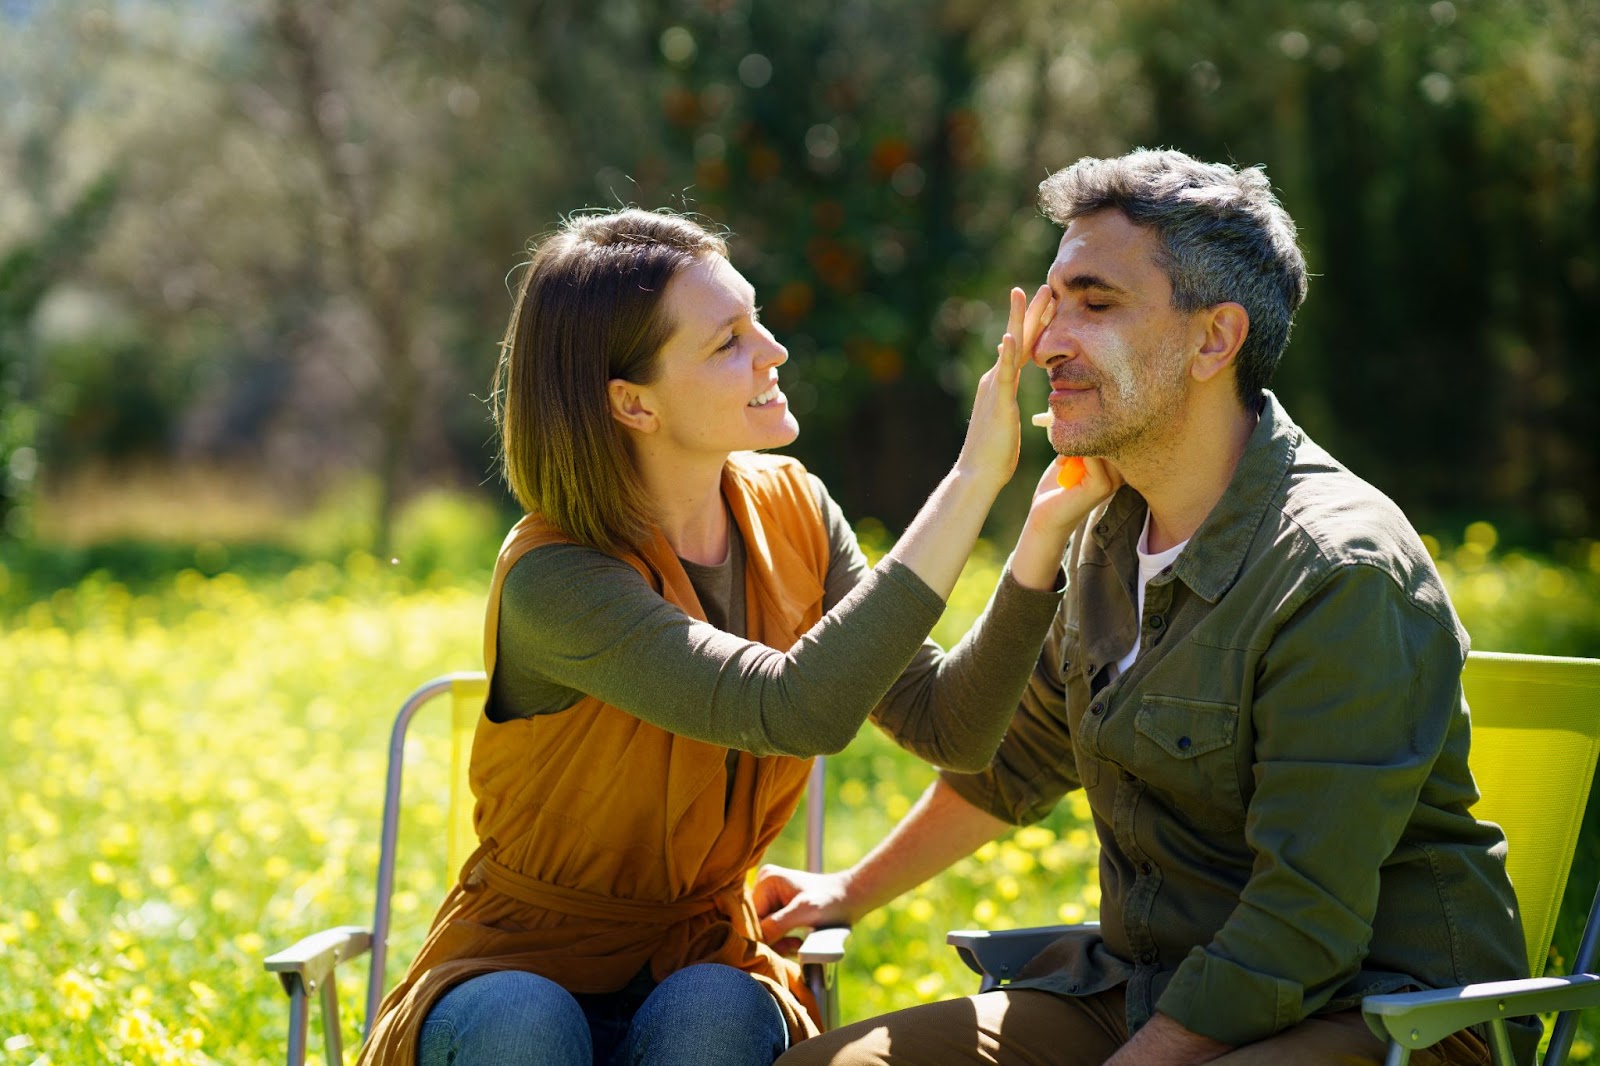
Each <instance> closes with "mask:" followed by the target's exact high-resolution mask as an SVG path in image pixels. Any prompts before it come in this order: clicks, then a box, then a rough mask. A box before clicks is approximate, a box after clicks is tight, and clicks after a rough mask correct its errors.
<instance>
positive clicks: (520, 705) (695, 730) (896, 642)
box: [488, 477, 1060, 770]
mask: <svg viewBox="0 0 1600 1066" xmlns="http://www.w3.org/2000/svg"><path fill="white" fill-rule="evenodd" d="M811 483H812V488H813V491H814V492H815V493H816V494H817V502H818V504H819V506H820V508H821V510H822V516H823V522H824V524H825V525H826V527H827V530H828V540H829V546H830V550H829V562H828V572H827V574H826V577H825V580H824V593H823V608H824V610H826V611H827V614H826V615H825V616H824V617H823V619H822V620H821V621H820V622H818V623H817V625H815V626H813V627H812V629H811V630H810V631H809V632H807V633H805V634H804V635H803V636H801V638H800V639H799V640H798V641H797V642H796V643H795V645H794V646H793V647H792V648H787V649H775V648H769V647H767V646H766V645H763V644H759V643H757V642H755V641H751V640H747V639H745V638H744V637H743V636H742V634H743V632H744V628H745V602H744V593H745V583H744V577H743V575H744V569H745V565H746V554H745V551H744V547H743V544H742V543H741V542H740V540H739V537H738V532H737V529H736V528H733V529H730V545H729V555H728V558H727V560H725V561H724V562H723V563H722V564H721V565H717V566H697V565H695V564H692V563H691V564H686V566H685V570H686V572H687V573H688V575H689V579H690V582H691V583H692V584H693V585H694V587H695V591H696V594H697V595H698V596H699V597H700V599H701V607H702V608H703V609H704V610H705V613H706V616H707V618H708V619H709V621H704V622H702V621H699V620H697V619H695V618H692V617H690V616H689V615H687V614H685V613H684V612H683V611H682V610H680V609H679V608H677V607H675V606H674V605H672V604H670V603H668V602H667V601H666V600H664V599H662V598H661V595H660V594H659V593H657V592H656V591H655V589H654V588H652V587H651V586H650V584H649V583H648V582H646V581H645V579H644V578H643V577H641V576H640V574H639V572H638V571H637V570H635V569H634V568H633V567H632V566H630V565H629V564H628V563H625V562H623V561H622V560H620V559H618V558H616V557H614V556H610V555H607V554H605V553H603V552H599V551H596V550H594V549H592V548H586V547H583V546H581V545H576V544H550V545H545V546H543V547H540V548H535V549H533V550H532V551H530V552H528V553H527V554H525V555H523V556H522V558H520V559H518V560H517V562H516V563H515V564H514V565H513V566H512V568H511V571H510V572H509V573H508V574H507V575H506V580H505V585H504V588H503V590H502V592H501V599H500V627H499V633H498V636H497V639H498V641H499V646H498V648H499V650H498V654H497V656H496V660H495V676H494V685H493V689H492V696H491V703H490V706H489V708H488V713H489V717H490V718H491V719H492V720H495V721H504V720H507V719H510V718H517V717H527V716H529V715H534V714H553V713H558V712H560V711H563V710H565V709H566V708H568V707H570V706H572V705H573V704H574V703H576V702H577V701H578V700H580V699H581V698H583V697H584V696H585V695H593V696H597V697H599V698H600V699H603V700H605V701H606V702H607V703H610V704H612V705H613V706H616V707H620V708H621V709H623V710H624V711H627V712H628V713H629V714H632V715H635V716H637V717H639V718H641V719H643V720H645V721H647V722H650V723H652V724H654V725H657V726H660V727H661V728H663V729H668V730H670V731H672V732H674V733H678V734H680V735H682V736H688V737H693V738H695V739H697V740H703V741H707V742H709V743H713V744H722V745H726V746H727V747H729V748H737V749H739V750H742V751H749V752H753V753H755V754H757V755H771V754H782V755H794V756H799V757H808V756H811V755H816V754H820V753H823V752H835V751H839V750H840V749H842V748H843V747H844V746H845V745H846V744H848V743H849V742H850V740H851V738H853V737H854V736H855V734H856V732H857V731H858V730H859V729H860V728H861V726H862V724H863V722H864V721H866V720H867V718H868V717H869V715H870V717H871V720H872V721H874V722H875V723H876V724H877V725H878V726H879V727H880V728H882V729H883V730H884V732H886V733H887V734H889V736H890V737H892V738H893V739H894V740H895V742H896V743H898V744H900V746H902V747H904V748H906V749H907V750H908V751H911V752H912V753H914V754H916V755H917V756H919V757H920V758H923V759H926V760H927V761H929V762H931V763H934V764H936V765H939V766H947V767H956V768H960V769H968V770H970V769H977V768H979V767H982V766H986V765H988V762H989V759H990V757H991V756H992V755H993V753H994V749H995V747H996V745H998V744H999V743H1000V738H1001V736H1003V735H1004V733H1005V730H1006V726H1007V723H1008V722H1009V721H1010V720H1011V715H1012V712H1013V711H1014V710H1015V708H1016V706H1017V702H1018V700H1020V698H1021V696H1022V692H1023V689H1024V687H1025V686H1026V685H1027V683H1028V677H1029V673H1030V671H1031V670H1032V667H1033V663H1034V660H1035V659H1036V658H1037V657H1038V656H1037V649H1038V647H1039V644H1040V642H1041V641H1042V640H1043V639H1044V634H1045V632H1046V630H1047V629H1048V628H1049V626H1050V623H1051V618H1052V617H1053V616H1054V614H1055V610H1056V607H1057V606H1058V605H1059V603H1060V595H1059V594H1058V593H1055V592H1051V591H1048V590H1035V589H1027V588H1024V587H1023V586H1021V585H1019V584H1017V582H1016V579H1015V578H1013V577H1012V576H1011V571H1010V567H1009V566H1008V567H1007V568H1006V570H1005V572H1004V573H1003V574H1002V575H1001V578H1000V581H999V584H998V586H997V587H996V590H995V594H994V597H993V598H992V599H991V601H990V603H989V605H988V607H987V608H985V610H984V613H983V615H982V617H980V618H979V620H978V621H977V623H976V624H975V625H974V626H973V628H972V629H971V630H970V631H969V632H968V633H967V634H966V636H964V637H963V638H962V639H961V640H960V641H959V642H958V643H957V644H956V646H955V647H953V648H951V649H950V651H949V652H948V653H947V652H945V651H944V650H943V649H942V648H940V647H939V645H938V644H936V643H934V642H933V641H932V640H929V639H928V632H929V630H930V629H932V628H933V625H934V623H935V622H937V621H938V619H939V615H940V612H941V611H942V610H943V608H944V601H943V600H942V599H940V597H939V596H938V594H937V593H935V592H934V591H933V590H932V589H931V588H929V587H928V585H927V584H926V583H925V582H924V581H923V580H922V579H921V578H919V577H918V576H917V575H916V574H915V573H914V572H913V571H912V570H911V569H910V568H908V567H906V566H904V565H902V564H901V563H899V562H897V561H895V560H893V559H888V558H886V559H884V560H882V561H881V562H880V563H879V564H878V565H877V566H876V567H873V566H870V565H869V564H868V562H867V559H866V557H865V556H864V555H863V554H862V552H861V549H860V547H859V546H858V545H857V543H856V539H855V534H854V532H853V531H852V530H851V528H850V524H849V523H848V522H847V521H846V520H845V518H844V515H843V513H842V512H841V511H840V509H839V507H838V505H837V504H836V503H835V502H834V501H833V500H832V498H830V497H829V496H828V493H827V491H826V490H825V489H824V488H823V486H822V482H820V481H818V480H817V479H816V478H814V477H813V478H811Z"/></svg>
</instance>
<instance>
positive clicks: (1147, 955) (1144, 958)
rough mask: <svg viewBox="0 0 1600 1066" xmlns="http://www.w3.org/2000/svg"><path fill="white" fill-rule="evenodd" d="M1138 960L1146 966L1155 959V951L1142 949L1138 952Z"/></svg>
mask: <svg viewBox="0 0 1600 1066" xmlns="http://www.w3.org/2000/svg"><path fill="white" fill-rule="evenodd" d="M1139 961H1140V962H1142V963H1144V964H1145V965H1146V966H1149V965H1150V964H1151V963H1153V962H1155V961H1156V953H1155V952H1153V951H1142V952H1140V953H1139Z"/></svg>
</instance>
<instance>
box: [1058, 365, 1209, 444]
mask: <svg viewBox="0 0 1600 1066" xmlns="http://www.w3.org/2000/svg"><path fill="white" fill-rule="evenodd" d="M1109 354H1111V355H1113V356H1114V357H1115V359H1116V360H1120V361H1121V365H1123V366H1127V367H1130V368H1132V367H1133V366H1134V363H1133V361H1132V359H1131V358H1129V356H1128V355H1127V353H1126V352H1125V351H1115V352H1112V353H1109ZM1140 362H1141V364H1142V366H1143V372H1142V373H1141V372H1138V371H1134V372H1133V373H1132V374H1124V375H1121V376H1118V375H1115V374H1110V375H1108V374H1107V373H1106V372H1105V371H1104V370H1100V371H1097V372H1095V373H1094V374H1088V373H1073V372H1071V371H1072V370H1075V369H1076V368H1071V369H1068V368H1063V369H1062V370H1061V371H1058V372H1057V373H1055V374H1053V375H1052V377H1051V383H1052V384H1056V383H1057V382H1061V381H1072V382H1076V383H1082V382H1086V381H1087V382H1091V383H1092V384H1093V385H1094V387H1095V390H1096V393H1097V395H1098V397H1099V401H1100V405H1099V410H1098V411H1096V412H1095V413H1094V414H1093V415H1091V416H1090V417H1089V418H1088V419H1087V421H1084V422H1078V423H1068V424H1062V423H1059V422H1053V423H1052V424H1051V427H1050V446H1051V447H1053V448H1054V449H1055V450H1056V452H1057V453H1058V454H1061V455H1094V456H1101V457H1104V458H1107V459H1111V460H1112V461H1116V460H1117V459H1118V458H1119V457H1127V456H1128V455H1130V454H1134V453H1136V452H1138V451H1140V450H1141V449H1142V448H1143V447H1145V446H1146V445H1147V444H1148V443H1149V441H1150V440H1151V439H1153V438H1154V437H1155V436H1157V435H1159V433H1160V432H1161V431H1162V430H1163V429H1164V428H1165V427H1167V426H1169V425H1171V424H1172V423H1173V422H1175V421H1176V420H1177V418H1178V416H1179V415H1180V414H1181V412H1182V410H1183V406H1184V400H1185V398H1186V397H1187V395H1188V362H1187V360H1185V359H1184V358H1183V354H1182V351H1181V349H1180V348H1179V346H1178V343H1177V340H1176V339H1175V338H1173V337H1166V338H1163V340H1162V341H1161V343H1160V345H1159V346H1158V347H1157V348H1156V350H1155V351H1154V352H1152V353H1150V355H1149V357H1148V358H1146V359H1143V360H1140ZM1110 365H1111V366H1113V367H1115V366H1117V365H1118V364H1117V363H1116V362H1111V363H1110ZM1108 396H1110V397H1112V399H1111V402H1110V403H1109V404H1108V403H1107V397H1108Z"/></svg>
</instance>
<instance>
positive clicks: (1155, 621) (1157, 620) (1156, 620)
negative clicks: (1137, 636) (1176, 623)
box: [1150, 614, 1164, 629]
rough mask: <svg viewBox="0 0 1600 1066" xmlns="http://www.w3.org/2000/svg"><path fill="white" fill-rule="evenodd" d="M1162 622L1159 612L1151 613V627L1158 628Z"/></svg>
mask: <svg viewBox="0 0 1600 1066" xmlns="http://www.w3.org/2000/svg"><path fill="white" fill-rule="evenodd" d="M1163 624H1164V623H1163V622H1162V621H1161V616H1160V615H1159V614H1153V615H1151V616H1150V628H1151V629H1160V628H1161V627H1162V625H1163Z"/></svg>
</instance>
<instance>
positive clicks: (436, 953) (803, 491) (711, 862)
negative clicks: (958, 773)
mask: <svg viewBox="0 0 1600 1066" xmlns="http://www.w3.org/2000/svg"><path fill="white" fill-rule="evenodd" d="M722 492H723V497H724V498H725V499H726V500H727V503H728V507H729V510H730V512H731V513H732V516H733V520H734V522H735V523H736V524H737V525H738V528H739V532H740V533H741V534H742V535H743V537H744V544H745V553H746V565H745V603H746V608H745V611H746V618H747V627H748V630H749V632H748V634H747V635H748V636H749V637H750V638H751V639H752V640H758V641H760V642H761V643H763V644H766V645H769V646H770V647H774V648H779V649H787V648H789V647H790V646H791V645H792V644H793V643H794V642H795V640H796V639H797V638H798V637H799V636H800V635H801V634H802V633H804V632H805V631H806V630H808V629H810V628H811V626H812V625H814V624H816V622H817V621H818V620H819V619H820V618H821V617H822V600H823V582H824V580H825V579H826V576H827V567H828V555H829V546H828V536H827V530H826V529H825V527H824V524H823V520H822V514H821V511H820V509H819V508H818V506H817V501H816V497H815V495H814V494H813V492H812V489H811V485H810V484H809V482H808V481H807V479H806V476H805V471H804V469H803V468H802V467H801V466H800V464H798V463H796V462H795V461H793V460H791V459H786V458H783V457H780V456H768V455H757V454H753V453H739V454H737V455H734V456H732V457H731V458H730V459H729V461H728V464H727V466H726V467H725V468H724V473H723V479H722ZM566 540H567V538H565V537H564V536H563V535H562V534H560V533H558V532H557V531H556V530H554V529H552V528H551V527H550V526H549V525H548V524H547V523H545V522H544V521H543V520H542V519H540V518H539V517H538V516H536V515H529V516H527V517H525V518H523V519H522V520H521V521H520V522H518V523H517V524H516V525H515V526H514V527H512V530H511V533H510V534H509V535H508V536H507V537H506V541H505V544H504V545H503V546H502V547H501V549H500V557H499V559H498V561H497V562H496V565H495V572H494V579H493V582H492V584H491V586H490V590H489V604H488V615H487V619H486V623H485V626H484V661H485V663H486V665H487V668H488V671H489V675H490V677H491V678H492V677H493V676H494V663H495V650H496V636H497V633H498V629H499V607H500V591H501V588H502V586H503V585H504V582H505V577H506V574H507V573H508V572H509V571H510V569H511V566H512V564H513V563H515V562H516V561H517V559H519V558H521V556H522V555H523V553H525V552H528V551H531V550H532V549H534V548H536V547H539V546H541V545H545V544H551V543H559V542H566ZM626 561H627V562H629V563H630V564H632V565H633V566H634V568H635V569H637V570H638V571H639V573H640V574H641V575H643V576H644V578H645V579H646V580H647V581H649V582H650V583H651V585H652V586H653V587H654V588H655V589H656V590H657V591H658V592H660V593H661V595H662V596H663V597H664V598H665V599H666V600H667V601H668V602H670V603H673V604H676V605H677V606H679V607H681V608H682V609H683V610H684V611H685V612H687V613H688V614H689V615H691V616H693V617H695V618H700V619H704V617H705V615H704V613H703V612H702V610H701V608H700V603H699V600H698V599H697V598H696V596H695V594H694V589H693V588H692V587H691V586H690V584H689V578H688V575H687V574H685V573H684V570H683V567H682V565H681V564H680V563H679V562H678V559H677V556H676V554H675V553H674V552H673V550H672V547H671V546H670V545H669V544H668V543H667V541H666V538H665V537H663V536H662V535H661V534H660V533H659V531H658V532H657V534H656V536H655V539H654V540H653V541H652V542H651V544H650V545H648V546H647V547H646V548H645V549H644V550H643V551H642V552H640V553H639V554H638V555H633V556H628V557H627V560H626ZM552 609H560V608H559V605H555V606H553V608H552ZM639 669H641V670H648V669H650V664H649V663H640V664H639ZM727 752H728V749H726V748H723V747H718V746H716V745H712V744H706V743H703V742H701V741H696V740H690V739H688V738H686V737H681V736H678V735H676V734H673V733H669V732H667V731H666V730H664V729H660V728H658V727H656V726H653V725H650V724H648V723H646V722H643V721H641V720H640V719H638V718H635V717H634V716H633V715H630V714H628V713H627V712H626V711H623V710H620V709H619V708H616V707H613V706H610V705H609V704H605V703H602V702H600V700H599V699H597V698H595V697H592V696H591V697H585V698H584V699H582V700H580V701H579V702H578V703H576V704H574V705H573V706H572V707H570V708H568V709H567V710H565V711H561V712H559V713H556V714H543V715H536V716H534V717H532V718H521V719H516V720H514V721H510V722H503V723H495V722H491V721H489V719H488V717H487V716H481V717H480V718H479V719H478V727H477V733H476V735H475V736H474V739H473V746H472V763H471V771H470V773H471V780H472V789H473V793H474V795H475V796H476V797H477V806H476V808H475V810H474V824H475V827H476V829H477V833H478V839H479V841H480V845H479V848H478V850H477V851H476V852H475V853H474V854H473V855H472V857H471V858H469V859H468V860H467V862H466V864H465V865H464V866H463V868H462V871H461V877H460V880H459V882H458V883H457V884H456V885H455V886H453V887H452V888H451V890H450V893H449V895H448V896H447V897H446V898H445V901H444V904H443V905H442V906H441V908H440V910H439V913H438V915H437V916H436V917H435V919H434V923H433V926H432V928H431V930H430V931H429V933H428V937H427V940H426V941H425V943H424V944H423V947H422V950H421V952H420V953H419V954H418V956H417V958H416V960H415V961H413V962H412V964H411V968H410V969H409V970H408V971H407V973H406V976H405V979H404V980H403V981H401V983H400V984H399V986H397V987H396V988H395V989H394V991H393V992H391V993H390V994H389V995H388V997H387V998H385V1000H384V1002H383V1006H382V1007H381V1008H380V1010H379V1017H378V1022H377V1024H376V1025H375V1026H374V1027H373V1031H372V1039H371V1040H369V1041H368V1043H367V1046H366V1047H365V1048H364V1049H363V1051H362V1054H361V1059H360V1061H361V1063H363V1064H378V1063H390V1064H403V1066H412V1064H413V1063H414V1062H415V1061H416V1043H417V1037H418V1033H419V1031H420V1029H421V1026H422V1021H423V1019H424V1018H425V1017H426V1015H427V1012H428V1010H429V1008H430V1007H432V1005H433V1004H434V1003H435V1002H436V1001H437V1000H438V999H439V998H440V997H441V996H442V995H444V993H445V992H447V991H448V990H449V989H450V988H452V987H454V986H455V985H458V984H460V983H462V982H463V981H466V980H468V979H470V978H472V977H476V976H479V975H481V974H485V973H492V972H495V971H498V970H526V971H529V972H532V973H536V974H539V975H541V976H543V977H547V978H549V979H550V980H552V981H555V982H556V983H558V984H560V985H561V986H562V987H564V988H566V989H567V990H568V991H571V992H578V993H586V992H613V991H616V990H618V989H620V988H622V987H624V986H625V985H626V984H627V983H628V981H629V980H630V979H631V978H632V977H633V976H634V974H636V973H637V972H638V971H639V970H640V968H641V967H643V966H644V965H646V964H648V965H649V967H650V970H651V973H652V975H653V976H654V977H655V979H656V980H658V981H659V980H661V979H663V978H665V977H666V976H667V975H668V974H670V973H673V972H674V971H676V970H679V969H682V968H683V967H685V966H688V965H690V964H692V963H698V962H720V963H725V964H727V965H730V966H734V967H737V968H738V969H740V970H743V971H744V972H746V973H749V974H751V975H752V976H754V977H755V978H756V979H757V980H759V981H761V982H762V983H763V984H764V985H766V986H767V987H768V989H769V990H770V991H771V992H772V993H773V995H774V997H775V999H776V1000H777V1002H778V1005H779V1007H780V1008H781V1009H782V1011H783V1013H784V1015H785V1017H786V1019H787V1020H788V1023H789V1030H790V1038H791V1040H800V1039H803V1038H805V1037H806V1036H811V1035H814V1034H815V1033H816V1032H817V1031H818V1029H817V1024H816V1021H815V1014H816V1006H815V1004H814V1003H813V1002H812V1000H811V996H810V994H809V992H808V991H807V990H806V988H805V986H804V984H803V982H802V980H801V977H800V967H799V966H798V965H797V964H795V963H794V962H792V961H790V960H788V959H784V958H782V957H781V956H779V955H777V954H775V953H774V952H773V951H772V950H771V949H770V948H768V947H767V945H766V944H764V943H762V942H761V934H760V925H759V923H758V921H757V919H756V915H755V908H754V906H753V903H752V901H751V898H750V893H749V890H748V888H747V887H746V875H747V872H748V871H750V870H751V869H753V868H754V867H755V865H756V864H757V863H758V862H760V860H761V856H762V854H763V853H764V852H765V851H766V848H767V846H768V845H769V844H771V842H772V840H773V839H774V838H775V837H776V836H777V835H778V832H779V831H780V830H781V829H782V828H783V826H784V824H785V823H786V822H787V821H788V820H789V817H790V815H791V814H793V813H794V809H795V806H796V805H797V804H798V802H799V800H800V796H801V793H802V792H803V790H804V788H805V782H806V775H807V773H808V771H809V768H810V764H811V761H810V760H809V759H795V758H789V757H787V756H767V757H763V758H757V757H756V756H753V755H751V754H750V753H748V752H740V753H739V754H738V761H737V764H736V769H735V771H734V776H733V783H732V787H731V789H730V788H729V787H728V781H727V775H728V759H727Z"/></svg>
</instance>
